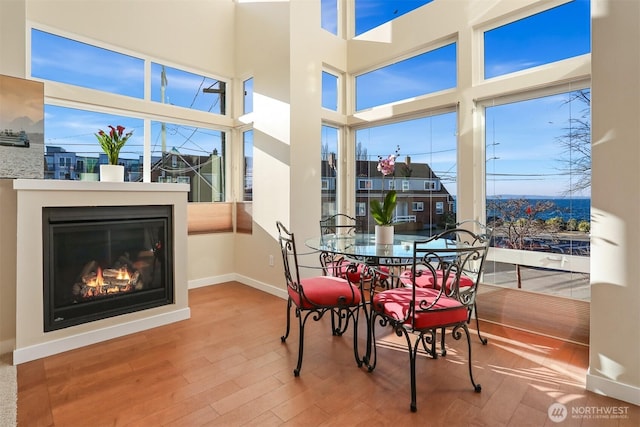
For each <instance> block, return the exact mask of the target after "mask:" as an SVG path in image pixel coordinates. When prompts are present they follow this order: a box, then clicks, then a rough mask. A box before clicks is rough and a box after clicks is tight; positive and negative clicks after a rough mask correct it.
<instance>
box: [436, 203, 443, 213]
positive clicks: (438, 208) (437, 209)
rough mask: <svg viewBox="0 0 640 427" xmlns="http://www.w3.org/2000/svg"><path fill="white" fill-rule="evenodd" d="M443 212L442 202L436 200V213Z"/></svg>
mask: <svg viewBox="0 0 640 427" xmlns="http://www.w3.org/2000/svg"><path fill="white" fill-rule="evenodd" d="M443 213H444V203H443V202H436V214H438V215H442V214H443Z"/></svg>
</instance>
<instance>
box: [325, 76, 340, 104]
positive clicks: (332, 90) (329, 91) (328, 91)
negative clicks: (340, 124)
mask: <svg viewBox="0 0 640 427" xmlns="http://www.w3.org/2000/svg"><path fill="white" fill-rule="evenodd" d="M338 81H339V80H338V76H336V75H334V74H331V73H329V72H326V71H323V72H322V108H326V109H327V110H331V111H338Z"/></svg>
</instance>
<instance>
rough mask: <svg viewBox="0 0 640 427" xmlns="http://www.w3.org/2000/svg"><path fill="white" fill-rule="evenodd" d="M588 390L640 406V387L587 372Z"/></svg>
mask: <svg viewBox="0 0 640 427" xmlns="http://www.w3.org/2000/svg"><path fill="white" fill-rule="evenodd" d="M587 390H589V391H592V392H594V393H597V394H601V395H603V396H608V397H612V398H614V399H618V400H622V401H624V402H629V403H631V404H633V405H636V406H640V387H636V386H632V385H629V384H623V383H619V382H616V381H612V380H610V379H608V378H604V377H601V376H598V375H592V374H591V372H590V370H589V371H588V372H587Z"/></svg>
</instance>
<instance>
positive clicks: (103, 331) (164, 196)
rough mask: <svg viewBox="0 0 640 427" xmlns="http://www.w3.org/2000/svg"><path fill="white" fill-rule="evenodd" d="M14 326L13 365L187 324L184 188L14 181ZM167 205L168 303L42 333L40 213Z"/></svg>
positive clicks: (183, 186)
mask: <svg viewBox="0 0 640 427" xmlns="http://www.w3.org/2000/svg"><path fill="white" fill-rule="evenodd" d="M13 190H14V191H15V193H16V210H17V214H16V235H17V241H16V271H15V276H16V280H15V283H16V292H15V295H16V325H15V330H16V332H15V349H14V351H13V362H14V364H19V363H23V362H27V361H30V360H35V359H38V358H41V357H46V356H49V355H52V354H56V353H60V352H63V351H67V350H71V349H74V348H78V347H82V346H86V345H90V344H93V343H96V342H100V341H104V340H107V339H111V338H115V337H118V336H123V335H127V334H129V333H133V332H139V331H142V330H145V329H149V328H153V327H156V326H161V325H165V324H168V323H172V322H176V321H179V320H184V319H188V318H189V317H190V310H189V306H188V283H187V271H186V266H187V192H188V191H189V185H188V184H165V183H138V182H136V183H133V182H131V183H130V182H125V183H114V182H84V181H58V180H36V179H17V180H14V181H13ZM141 205H171V206H172V207H173V226H174V235H173V242H174V254H173V255H174V284H175V290H174V299H175V301H174V303H173V304H170V305H165V306H161V307H155V308H151V309H148V310H143V311H138V312H135V313H128V314H123V315H120V316H115V317H110V318H107V319H101V320H97V321H93V322H88V323H84V324H82V325H77V326H72V327H69V328H64V329H59V330H55V331H51V332H44V327H43V316H44V309H43V258H42V257H43V256H42V251H43V247H42V230H43V226H42V208H43V207H57V206H65V207H68V206H141Z"/></svg>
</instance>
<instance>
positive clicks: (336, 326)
mask: <svg viewBox="0 0 640 427" xmlns="http://www.w3.org/2000/svg"><path fill="white" fill-rule="evenodd" d="M336 317H337V318H338V320H337V322H336ZM348 327H349V314H348V312H347V313H343V311H342V310H341V309H331V334H332V335H337V336H341V335H342V334H344V333H345V332H346V331H347V328H348Z"/></svg>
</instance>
